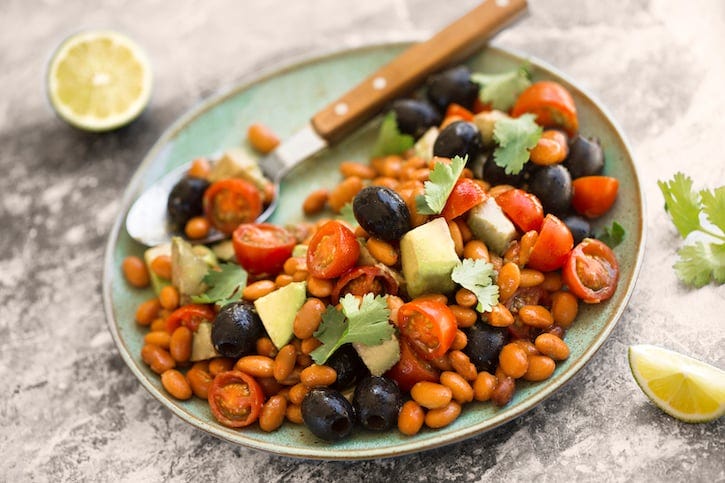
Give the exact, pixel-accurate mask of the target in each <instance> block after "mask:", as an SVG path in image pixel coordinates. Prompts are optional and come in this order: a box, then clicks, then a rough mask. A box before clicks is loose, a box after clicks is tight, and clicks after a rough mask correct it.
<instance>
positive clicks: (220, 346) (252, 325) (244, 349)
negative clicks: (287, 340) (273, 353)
mask: <svg viewBox="0 0 725 483" xmlns="http://www.w3.org/2000/svg"><path fill="white" fill-rule="evenodd" d="M262 335H264V327H263V326H262V321H261V320H260V319H259V315H257V311H256V310H255V308H254V306H253V305H252V304H249V303H246V302H234V303H231V304H228V305H225V306H224V308H222V309H221V310H220V311H219V313H218V314H217V316H216V318H215V319H214V323H213V324H212V328H211V341H212V343H213V344H214V348H215V349H216V350H217V352H219V353H220V354H221V355H223V356H224V357H235V358H236V357H241V356H243V355H247V354H250V353H253V352H254V350H255V348H256V343H257V339H259V338H260V337H261V336H262Z"/></svg>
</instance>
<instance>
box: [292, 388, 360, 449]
mask: <svg viewBox="0 0 725 483" xmlns="http://www.w3.org/2000/svg"><path fill="white" fill-rule="evenodd" d="M301 409H302V420H303V421H304V422H305V426H307V427H308V428H309V430H310V431H312V433H313V434H314V435H315V436H317V437H318V438H321V439H324V440H327V441H339V440H341V439H344V438H347V437H348V436H350V434H351V433H352V429H353V426H354V424H355V410H354V409H353V408H352V405H351V404H350V402H349V401H348V400H347V399H345V396H343V395H342V394H341V393H340V392H339V391H336V390H334V389H330V388H329V387H319V388H315V389H312V390H310V392H308V393H307V395H306V396H305V398H304V399H303V400H302V408H301Z"/></svg>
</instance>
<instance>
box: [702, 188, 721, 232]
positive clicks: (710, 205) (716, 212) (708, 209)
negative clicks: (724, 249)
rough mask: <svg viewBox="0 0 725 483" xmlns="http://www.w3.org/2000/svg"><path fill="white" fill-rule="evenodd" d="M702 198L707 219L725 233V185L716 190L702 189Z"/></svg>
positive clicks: (703, 210)
mask: <svg viewBox="0 0 725 483" xmlns="http://www.w3.org/2000/svg"><path fill="white" fill-rule="evenodd" d="M700 200H701V201H702V212H703V213H705V216H707V220H708V221H709V222H710V223H712V224H713V225H715V226H716V227H718V228H720V230H721V231H722V232H723V233H725V186H720V187H719V188H717V189H716V190H715V191H709V190H702V191H700Z"/></svg>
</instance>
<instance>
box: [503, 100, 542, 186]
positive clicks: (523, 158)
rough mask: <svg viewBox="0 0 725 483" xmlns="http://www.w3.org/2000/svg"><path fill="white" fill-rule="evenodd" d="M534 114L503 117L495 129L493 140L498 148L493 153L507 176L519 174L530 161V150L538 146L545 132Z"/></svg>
mask: <svg viewBox="0 0 725 483" xmlns="http://www.w3.org/2000/svg"><path fill="white" fill-rule="evenodd" d="M535 119H536V116H535V115H533V114H523V115H522V116H520V117H517V118H511V117H503V118H501V119H498V120H497V121H496V123H495V124H494V127H493V139H494V140H495V141H496V143H498V147H497V148H496V150H495V151H494V152H493V160H494V162H495V163H496V164H497V165H498V166H500V167H502V168H504V171H505V172H506V174H518V173H520V172H521V170H522V169H524V164H526V162H527V161H528V160H529V150H530V149H532V148H533V147H534V146H536V143H538V142H539V138H541V133H542V132H543V130H542V128H541V126H539V125H538V124H536V122H535Z"/></svg>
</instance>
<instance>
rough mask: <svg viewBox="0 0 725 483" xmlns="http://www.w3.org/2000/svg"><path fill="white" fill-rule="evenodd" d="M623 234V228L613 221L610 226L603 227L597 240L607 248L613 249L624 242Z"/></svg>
mask: <svg viewBox="0 0 725 483" xmlns="http://www.w3.org/2000/svg"><path fill="white" fill-rule="evenodd" d="M625 233H626V232H625V231H624V227H623V226H622V225H620V224H619V223H617V222H616V221H613V222H612V226H605V227H604V229H603V230H602V233H601V234H600V235H599V236H598V237H597V238H599V241H601V242H602V243H605V244H606V245H607V246H608V247H609V248H614V247H616V246H617V245H619V244H620V243H622V241H624V235H625Z"/></svg>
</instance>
